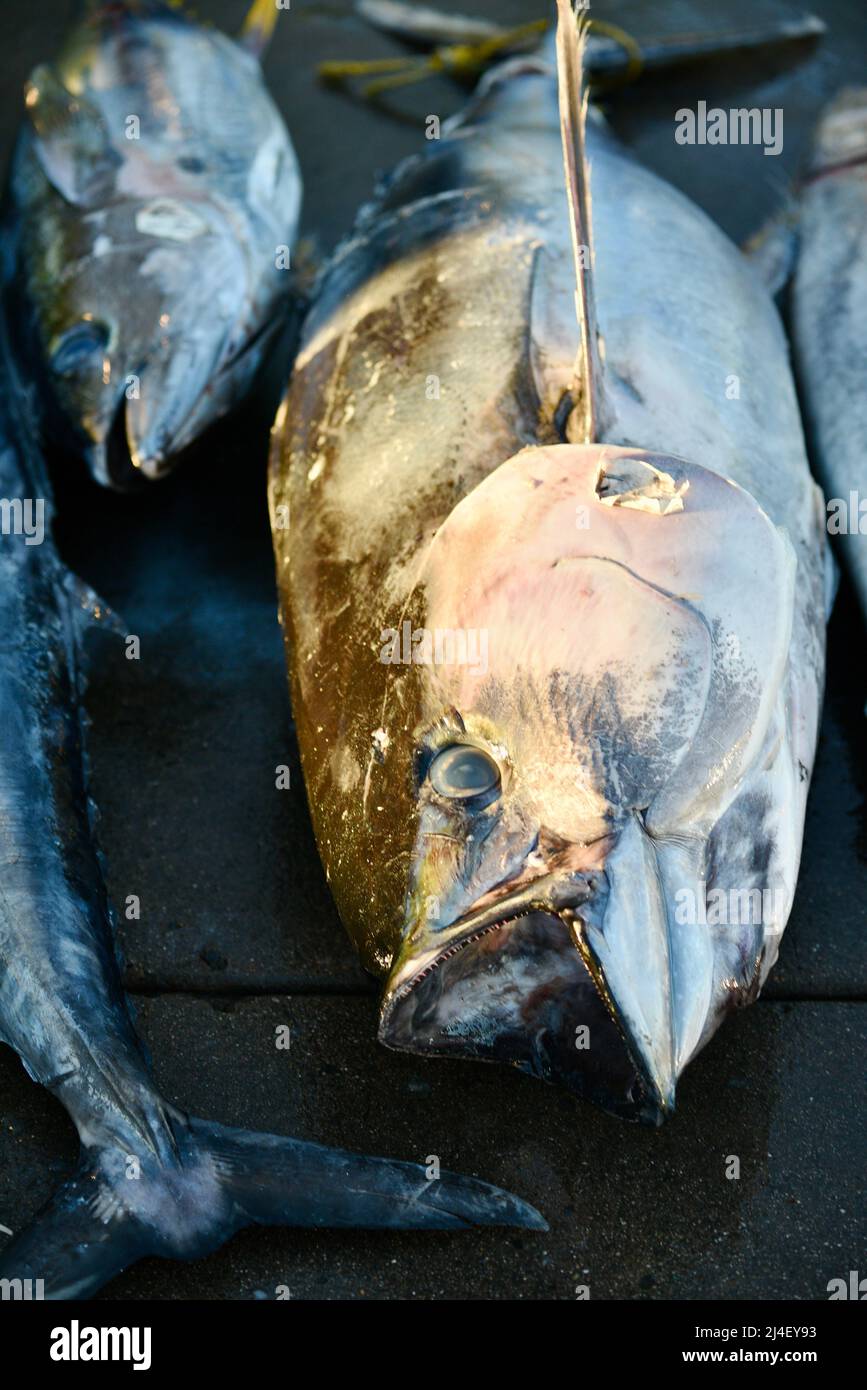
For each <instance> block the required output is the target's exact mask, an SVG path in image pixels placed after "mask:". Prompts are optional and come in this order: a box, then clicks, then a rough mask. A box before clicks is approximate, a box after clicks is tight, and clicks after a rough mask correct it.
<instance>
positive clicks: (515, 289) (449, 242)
mask: <svg viewBox="0 0 867 1390" xmlns="http://www.w3.org/2000/svg"><path fill="white" fill-rule="evenodd" d="M558 9H559V27H558V37H557V54H556V58H555V55H554V52H553V49H552V48H550V47H549V48H548V50H547V51H544V52H542V53H541V54H540V55H538V56H535V57H531V58H522V59H515V60H512V61H511V62H510V63H508V64H506V65H503V66H501V67H500V68H497V69H495V70H494V71H493V72H492V73H491V74H489V75H488V77H487V78H486V79H484V80H483V81H482V83H481V86H480V88H479V89H478V92H477V94H476V96H475V99H474V100H473V102H472V104H471V105H470V106H469V108H468V109H467V110H466V111H464V112H463V113H462V114H461V115H460V116H459V117H458V118H456V119H455V120H454V121H453V122H452V123H451V124H450V125H448V126H446V127H444V128H443V130H442V132H441V135H442V138H440V139H432V140H430V141H429V142H428V146H427V149H426V150H425V151H424V153H423V154H420V155H419V156H417V157H414V158H411V159H410V160H409V161H408V162H406V163H405V164H403V165H401V166H400V167H399V168H398V169H397V170H396V172H394V173H393V174H392V175H391V176H390V177H389V178H388V180H387V181H386V182H385V183H384V184H383V186H382V187H381V188H380V189H379V191H378V192H377V194H376V196H375V198H374V200H373V201H372V203H371V204H370V205H369V206H368V207H367V208H366V209H365V210H364V211H363V213H362V215H361V217H360V219H359V221H358V223H357V225H356V227H355V229H354V231H353V232H352V234H351V235H350V236H349V238H348V239H347V240H346V241H345V242H344V243H343V245H341V246H340V248H339V249H338V251H337V252H336V254H335V256H334V257H333V260H332V261H331V263H330V265H329V266H328V267H327V269H326V271H325V273H324V274H323V276H322V279H321V283H320V286H319V290H318V295H317V298H316V300H315V302H314V304H313V306H312V309H311V312H310V314H309V317H308V319H307V321H306V324H305V327H304V331H303V340H302V346H301V349H300V353H299V356H298V360H297V363H296V366H295V371H294V375H293V378H292V381H291V383H290V385H289V388H288V392H287V394H286V396H285V398H284V401H283V404H282V406H281V408H280V411H279V413H278V417H277V421H276V423H275V427H274V434H273V454H272V469H271V484H270V504H271V516H272V528H273V537H274V545H275V554H276V563H277V574H278V581H279V587H280V594H281V603H282V612H283V621H284V625H285V635H286V641H287V652H288V659H289V666H290V678H291V687H292V694H293V705H294V713H295V719H296V724H297V729H298V737H299V742H300V747H301V754H302V760H303V766H304V772H305V777H306V785H307V792H308V799H309V803H310V809H311V814H312V818H313V823H314V828H315V832H316V836H317V840H318V845H319V849H320V852H321V855H322V859H323V861H324V865H325V870H326V874H327V878H328V881H329V883H330V885H331V889H332V892H333V893H334V896H335V898H336V901H337V905H338V907H339V910H340V913H341V915H342V918H343V921H344V923H345V925H346V927H347V929H348V931H349V933H350V935H351V937H352V939H353V941H354V942H355V944H356V946H357V948H358V950H359V952H360V954H361V957H362V960H363V962H364V964H365V965H366V966H367V967H368V968H369V969H370V970H371V971H373V972H375V973H376V974H379V975H381V976H384V977H385V987H384V994H383V999H382V1007H381V1015H380V1022H379V1037H380V1039H381V1040H382V1041H383V1042H384V1043H385V1044H387V1045H388V1046H390V1047H395V1048H400V1049H405V1050H408V1051H410V1052H414V1053H419V1054H440V1055H446V1056H466V1057H474V1058H480V1059H482V1060H488V1061H490V1060H500V1061H504V1062H508V1063H511V1064H513V1065H515V1066H517V1067H519V1068H521V1069H522V1070H523V1071H525V1072H528V1073H531V1074H532V1075H535V1076H539V1077H542V1078H544V1079H546V1080H549V1081H557V1082H561V1083H563V1084H565V1085H566V1086H567V1087H568V1088H570V1089H571V1090H572V1091H573V1092H574V1093H576V1094H578V1095H582V1096H586V1097H589V1098H590V1099H592V1100H594V1101H596V1102H598V1103H599V1104H601V1105H603V1106H604V1107H605V1108H607V1109H609V1110H611V1111H613V1112H615V1113H618V1114H621V1115H623V1116H624V1117H627V1118H636V1119H641V1120H644V1121H646V1122H650V1123H658V1122H659V1121H660V1120H661V1118H662V1117H664V1116H665V1115H666V1114H668V1113H670V1112H671V1111H672V1109H673V1107H674V1100H675V1087H676V1082H677V1078H678V1077H679V1075H680V1074H681V1072H682V1071H683V1069H684V1067H685V1066H686V1065H687V1063H688V1062H689V1061H690V1059H691V1058H692V1057H694V1056H695V1054H696V1053H697V1052H698V1051H699V1049H700V1048H701V1047H702V1046H703V1045H704V1044H705V1043H706V1042H707V1041H708V1039H709V1038H710V1037H711V1035H712V1034H713V1032H714V1031H715V1029H716V1028H717V1026H718V1025H719V1023H720V1022H721V1020H722V1019H723V1018H724V1017H725V1015H726V1014H727V1013H728V1012H729V1011H731V1010H732V1009H735V1008H738V1007H740V1006H742V1005H745V1004H749V1003H750V1002H752V1001H753V1000H754V999H755V998H756V996H757V995H758V993H759V991H760V989H761V987H762V984H763V982H764V981H765V979H766V978H767V975H768V972H769V970H770V969H771V967H772V965H773V963H774V961H775V959H776V956H777V951H778V946H779V941H780V937H781V935H782V932H783V929H784V926H785V923H786V920H787V917H788V915H789V911H790V908H791V905H792V899H793V895H794V891H795V883H796V878H797V872H798V863H799V857H800V849H801V838H802V831H803V819H804V806H805V801H806V796H807V789H808V786H809V780H810V773H811V769H812V765H813V757H814V751H815V744H816V734H817V724H818V718H819V710H820V702H821V691H822V684H823V672H824V559H825V541H824V528H823V517H822V505H821V498H820V495H819V492H818V490H817V488H816V486H815V484H814V483H813V481H812V479H811V477H810V473H809V470H808V466H807V460H806V455H805V448H804V441H803V437H802V431H801V424H800V420H799V415H798V406H797V401H796V395H795V389H794V385H793V380H792V374H791V371H790V366H789V360H788V352H787V345H786V341H785V337H784V334H783V332H782V329H781V325H780V322H779V319H778V317H777V314H776V311H775V309H774V307H773V304H772V302H771V300H770V298H769V296H768V295H767V293H766V291H765V290H764V288H763V286H762V285H761V284H760V283H759V280H758V278H757V276H756V275H755V273H754V272H753V270H752V269H751V268H750V266H749V265H748V263H747V262H746V260H745V258H744V257H742V256H741V254H740V253H739V252H738V251H737V250H736V249H735V247H734V246H733V245H732V244H731V243H730V242H729V241H728V240H727V238H726V237H725V236H724V235H723V233H722V232H721V231H720V230H719V229H718V228H717V227H716V226H714V225H713V224H712V223H711V222H710V221H709V220H708V219H707V217H706V216H704V215H703V213H702V212H701V211H700V210H699V209H698V208H697V207H695V206H694V205H693V204H692V203H691V202H690V201H688V200H687V199H686V198H685V197H683V196H682V195H681V194H680V193H678V192H677V191H675V190H674V189H673V188H671V187H670V186H668V185H667V184H665V183H664V182H661V181H660V180H659V179H658V178H656V177H654V176H653V175H652V174H651V173H649V172H648V171H647V170H645V169H643V168H642V167H641V166H640V165H639V164H638V163H636V162H635V161H634V160H633V159H632V158H631V157H630V156H629V155H628V154H627V153H626V152H625V151H624V150H623V149H622V148H621V147H620V146H619V145H618V144H617V142H616V141H615V139H614V138H613V136H612V135H611V134H610V132H609V131H608V129H607V128H606V126H605V125H604V123H603V122H602V121H601V119H599V118H597V117H596V115H595V114H594V113H593V112H591V113H590V115H589V118H587V119H586V121H585V118H584V115H583V108H582V94H581V49H580V42H579V39H578V37H577V33H576V27H575V23H574V18H573V15H572V12H571V10H570V8H569V5H568V3H566V0H559V5H558ZM561 136H562V148H561ZM564 154H565V190H564ZM591 204H592V223H593V226H592V240H591V216H590V209H591ZM576 304H577V307H578V316H577V322H576V315H575V307H576Z"/></svg>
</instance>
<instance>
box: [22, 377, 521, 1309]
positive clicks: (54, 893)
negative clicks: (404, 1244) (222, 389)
mask: <svg viewBox="0 0 867 1390" xmlns="http://www.w3.org/2000/svg"><path fill="white" fill-rule="evenodd" d="M26 399H27V397H26V393H24V392H23V391H22V388H21V385H20V383H19V382H18V381H17V380H15V378H14V375H13V370H12V368H11V366H10V365H9V364H8V363H7V364H6V366H0V517H2V521H3V525H2V534H0V725H2V729H3V742H2V749H0V1041H2V1042H4V1043H6V1044H8V1045H9V1046H10V1047H12V1048H14V1049H15V1050H16V1052H18V1054H19V1055H20V1057H21V1060H22V1062H23V1063H24V1066H25V1067H26V1069H27V1072H28V1073H29V1075H30V1076H31V1077H32V1078H33V1080H35V1081H38V1082H39V1083H40V1084H41V1085H43V1086H46V1087H47V1088H48V1089H49V1090H50V1091H51V1092H52V1094H53V1095H55V1096H56V1097H57V1099H58V1100H59V1101H60V1102H61V1103H62V1104H63V1105H64V1106H65V1108H66V1110H67V1111H68V1112H69V1114H70V1116H71V1118H72V1120H73V1122H74V1124H75V1126H76V1128H77V1130H78V1134H79V1137H80V1140H81V1156H80V1161H79V1166H78V1169H77V1171H76V1172H75V1173H74V1174H73V1176H72V1177H70V1178H69V1180H68V1181H67V1182H65V1183H64V1184H63V1186H62V1187H61V1188H60V1189H59V1191H58V1192H57V1193H56V1195H55V1196H54V1197H53V1198H52V1199H51V1201H50V1202H49V1203H48V1205H47V1206H46V1207H45V1208H44V1209H43V1211H42V1212H41V1213H40V1214H39V1215H38V1216H37V1218H36V1220H35V1222H34V1224H33V1225H32V1226H30V1227H29V1228H27V1229H26V1230H24V1231H23V1232H22V1233H21V1234H20V1235H18V1236H17V1237H16V1239H15V1240H14V1241H13V1242H12V1244H11V1245H9V1246H8V1248H7V1249H5V1250H4V1251H3V1252H2V1255H0V1277H2V1278H4V1279H10V1280H13V1281H14V1280H16V1279H21V1280H27V1279H33V1280H43V1281H44V1288H45V1293H46V1297H51V1298H61V1297H83V1296H86V1295H88V1294H90V1293H92V1292H93V1291H94V1290H95V1289H97V1288H98V1287H99V1286H100V1285H101V1284H103V1283H104V1282H105V1281H106V1280H107V1279H109V1278H111V1277H112V1276H113V1275H114V1274H116V1273H117V1272H118V1271H120V1270H122V1269H124V1268H125V1267H126V1266H127V1265H129V1264H131V1263H132V1262H133V1261H134V1260H137V1259H139V1258H140V1257H141V1256H143V1255H148V1254H150V1255H165V1256H173V1257H176V1258H179V1259H181V1258H182V1259H187V1258H190V1257H192V1256H196V1255H202V1254H205V1253H207V1252H209V1251H211V1250H213V1249H215V1248H216V1247H217V1246H219V1245H220V1244H221V1243H222V1242H223V1241H224V1240H226V1239H227V1238H228V1237H229V1236H230V1235H231V1234H232V1233H233V1232H235V1231H237V1230H239V1229H240V1228H241V1227H242V1226H246V1225H250V1224H255V1223H260V1224H282V1225H292V1226H365V1227H395V1228H401V1227H406V1228H428V1227H430V1228H437V1229H445V1230H451V1229H458V1228H464V1227H467V1226H472V1225H498V1224H505V1225H517V1226H529V1227H539V1226H544V1222H543V1221H542V1220H541V1218H540V1217H539V1215H538V1213H537V1212H536V1211H535V1210H534V1209H533V1208H532V1207H529V1206H527V1205H526V1204H525V1203H523V1202H521V1201H519V1200H518V1199H517V1198H513V1197H510V1196H509V1195H508V1194H507V1193H504V1192H501V1191H500V1190H499V1189H497V1188H495V1187H491V1186H490V1185H488V1184H487V1183H484V1182H480V1181H476V1180H474V1179H471V1178H463V1177H460V1176H456V1175H453V1174H451V1173H443V1175H442V1177H441V1178H440V1179H439V1180H437V1179H432V1180H430V1181H429V1180H428V1178H427V1176H426V1171H425V1169H424V1168H422V1167H420V1166H418V1165H416V1164H413V1163H401V1162H391V1161H389V1160H386V1159H379V1158H367V1157H363V1156H361V1155H357V1154H350V1153H345V1152H342V1151H340V1150H336V1149H329V1148H323V1147H321V1146H319V1145H317V1144H309V1143H302V1142H299V1141H298V1140H294V1139H288V1138H281V1137H278V1136H276V1135H270V1134H253V1133H248V1132H246V1131H244V1130H238V1129H229V1128H227V1127H226V1126H224V1125H219V1124H214V1123H212V1122H209V1121H206V1120H199V1119H195V1118H193V1117H191V1116H189V1115H186V1114H184V1113H182V1112H181V1111H180V1110H178V1109H177V1108H176V1107H175V1106H173V1105H171V1104H169V1103H168V1102H166V1101H165V1100H164V1099H163V1098H162V1097H161V1096H160V1094H159V1093H158V1091H157V1090H156V1088H155V1086H154V1083H153V1081H152V1079H151V1075H150V1071H149V1067H148V1064H147V1061H146V1059H145V1055H144V1051H143V1048H142V1045H141V1043H140V1042H139V1040H138V1038H137V1036H136V1033H135V1028H134V1025H133V1020H132V1014H131V1010H130V1006H129V1003H128V1001H127V999H126V997H125V995H124V992H123V986H122V984H121V978H120V973H119V970H118V965H117V961H116V958H115V952H114V946H113V940H112V930H111V920H110V913H109V907H108V903H107V899H106V891H105V886H104V883H103V879H102V876H101V870H100V865H99V862H98V858H97V855H96V853H95V851H94V847H93V840H92V835H91V825H90V810H91V806H90V803H89V801H88V797H87V788H86V777H85V765H84V761H83V758H82V714H81V697H82V686H83V667H84V644H85V636H86V633H87V630H88V629H89V628H91V627H93V626H94V625H96V626H105V624H106V622H107V621H109V617H108V615H107V614H106V612H105V610H104V608H103V607H102V605H100V603H99V601H98V600H97V599H96V598H95V597H94V596H93V595H92V594H90V593H89V591H87V590H85V589H84V588H83V586H81V585H80V584H79V583H78V582H77V581H76V580H75V579H74V578H73V576H72V575H70V574H69V573H68V572H67V571H66V570H65V569H64V567H63V565H62V563H61V562H60V560H59V558H58V556H57V554H56V552H55V550H54V547H53V545H52V541H51V535H50V529H49V527H50V517H49V515H48V512H49V511H50V498H49V496H48V488H47V482H46V478H45V472H44V468H43V463H42V458H41V456H40V453H39V446H38V443H37V431H36V428H35V425H34V423H33V421H32V420H31V419H30V418H29V413H28V411H27V410H25V409H22V410H21V411H20V412H16V414H18V415H19V418H15V417H14V416H13V412H12V404H11V403H12V402H13V401H14V402H19V403H20V402H22V401H26ZM10 1288H12V1290H13V1296H14V1289H15V1285H14V1283H13V1284H12V1285H10Z"/></svg>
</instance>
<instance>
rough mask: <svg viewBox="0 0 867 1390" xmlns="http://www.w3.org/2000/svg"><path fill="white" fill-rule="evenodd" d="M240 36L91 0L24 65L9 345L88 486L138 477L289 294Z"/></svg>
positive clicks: (277, 119)
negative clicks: (18, 326) (14, 326)
mask: <svg viewBox="0 0 867 1390" xmlns="http://www.w3.org/2000/svg"><path fill="white" fill-rule="evenodd" d="M277 14H278V10H277V8H276V6H275V5H274V4H273V3H272V0H256V4H254V6H253V9H252V10H251V11H250V15H249V18H248V22H247V24H246V25H245V28H244V31H243V33H242V35H241V37H240V39H239V41H238V42H234V41H233V40H231V39H229V38H227V37H226V36H225V35H223V34H221V33H219V32H218V31H216V30H214V29H207V28H204V27H202V26H200V25H198V24H196V23H195V22H193V21H192V20H191V19H189V18H187V17H186V15H184V14H183V13H182V12H181V11H180V10H179V9H176V8H172V7H170V6H169V5H168V4H165V3H162V0H104V3H103V2H102V0H89V3H88V4H86V6H85V14H84V16H83V18H82V20H81V22H80V23H79V25H78V26H77V27H76V28H75V29H74V30H73V32H72V33H71V34H70V35H69V37H68V39H67V41H66V43H65V45H64V47H63V49H62V51H61V53H60V54H59V55H58V57H57V58H56V59H55V61H54V62H53V63H51V64H43V65H41V66H39V67H37V68H36V70H35V71H34V72H33V74H32V75H31V77H30V80H29V81H28V83H27V86H26V92H25V120H24V123H23V128H22V131H21V135H20V139H19V142H18V146H17V149H16V152H15V156H14V161H13V165H12V171H11V177H10V184H9V190H8V198H7V225H8V226H9V227H10V228H11V234H12V236H13V238H14V245H13V247H12V252H11V254H12V256H13V257H14V265H13V271H14V273H15V274H16V275H17V277H18V282H19V284H20V287H21V303H20V305H19V307H18V309H17V312H16V318H18V319H19V320H20V321H21V323H22V334H21V345H22V346H23V347H25V348H26V350H27V351H29V352H32V353H33V354H34V356H35V357H36V359H37V360H38V362H39V364H40V366H41V368H42V369H43V373H44V376H45V378H46V380H47V383H48V386H49V387H50V395H51V397H52V400H53V403H54V407H55V412H54V414H55V421H54V423H55V427H56V433H57V434H58V436H59V438H60V439H61V441H62V442H63V443H65V444H66V445H67V446H69V445H70V444H71V443H72V442H73V441H77V445H78V447H79V448H80V449H81V450H82V451H83V452H84V453H85V454H86V456H87V459H88V461H89V464H90V467H91V469H92V471H93V473H94V475H95V476H96V477H97V478H98V479H99V481H100V482H103V483H114V484H117V485H123V484H124V483H127V482H129V481H130V480H131V478H132V477H134V471H133V468H131V466H130V465H131V464H132V465H134V468H135V469H137V470H140V472H141V473H142V474H143V475H145V476H147V477H149V478H153V477H156V476H158V475H159V474H161V473H162V472H164V471H165V470H166V469H167V468H168V467H169V465H170V462H171V460H172V458H173V457H174V455H176V454H177V453H178V452H179V451H180V450H182V449H183V448H185V447H186V446H187V445H188V444H190V443H191V442H192V441H193V440H195V439H196V438H197V437H198V436H199V435H200V434H201V433H202V431H203V430H205V429H206V428H207V426H208V425H210V424H212V423H213V422H214V421H215V420H218V419H219V418H220V417H221V416H223V415H224V414H225V413H226V412H227V411H228V410H229V409H230V408H231V407H232V405H233V404H235V402H237V401H238V400H239V399H240V398H241V397H243V395H244V394H245V392H246V391H247V389H248V387H249V385H250V383H251V380H252V378H253V376H254V374H255V373H256V371H257V369H258V367H259V366H260V364H261V362H262V359H263V355H264V353H265V352H266V350H267V348H268V345H269V344H270V343H271V342H272V341H273V339H274V336H275V332H276V331H277V330H278V328H279V326H280V324H281V323H282V322H283V321H284V319H285V312H286V307H287V303H288V302H289V293H288V285H287V282H288V276H287V274H286V268H287V266H288V264H289V255H290V248H291V244H292V242H293V240H294V238H295V234H296V229H297V222H298V212H299V204H300V196H301V182H300V175H299V170H298V163H297V160H296V157H295V153H294V151H293V149H292V145H291V143H290V139H289V135H288V133H287V131H286V128H285V125H284V123H283V120H282V118H281V116H280V114H279V112H278V110H277V108H276V106H275V105H274V103H273V101H272V100H271V98H270V96H269V95H268V93H267V91H266V89H265V86H264V83H263V81H262V74H261V69H260V67H259V62H258V54H259V53H260V52H261V51H262V49H263V48H264V45H265V42H266V39H267V37H268V34H269V32H270V29H271V28H272V27H273V23H274V21H275V20H276V17H277Z"/></svg>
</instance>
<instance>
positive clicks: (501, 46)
mask: <svg viewBox="0 0 867 1390" xmlns="http://www.w3.org/2000/svg"><path fill="white" fill-rule="evenodd" d="M257 3H258V0H257ZM271 3H273V0H271ZM254 8H255V7H254ZM588 26H589V28H590V30H591V32H593V33H597V34H601V35H602V36H603V37H605V38H608V39H612V40H613V41H614V42H615V43H618V44H620V46H621V47H622V48H623V49H624V51H625V53H626V59H627V64H626V71H625V72H624V73H623V75H622V76H618V77H617V78H615V79H612V80H611V81H610V83H609V82H606V84H605V85H606V86H608V85H612V86H613V85H617V86H620V85H621V84H626V83H628V82H634V81H635V79H636V78H637V77H638V76H640V74H641V72H642V69H643V67H644V58H643V55H642V52H641V48H640V46H639V45H638V43H637V42H636V40H635V39H634V38H632V36H631V34H628V33H627V32H626V30H625V29H621V28H620V26H619V25H617V24H609V23H607V21H605V20H602V19H595V18H593V17H591V18H590V19H589V20H588ZM549 27H550V22H549V21H548V20H547V19H535V20H532V21H531V22H530V23H529V24H521V25H518V27H517V28H515V29H509V30H508V31H507V32H506V33H504V34H497V35H495V36H494V37H493V38H490V39H484V40H483V41H482V42H481V43H475V44H455V45H451V46H449V47H443V48H436V49H434V51H433V53H430V54H429V55H428V56H427V57H425V58H410V57H406V58H375V59H372V60H370V61H363V60H362V61H355V62H353V61H348V62H347V61H341V62H331V63H320V64H319V68H318V72H319V76H320V77H321V78H322V79H323V81H325V82H343V81H344V80H345V79H347V78H352V77H373V78H374V81H373V82H368V83H367V84H366V85H365V86H364V87H362V89H361V93H362V96H364V97H369V98H374V97H377V96H379V95H380V94H381V93H382V92H386V91H394V90H395V89H397V88H398V87H409V86H411V85H412V84H413V83H416V82H425V81H426V80H427V79H428V78H430V77H434V76H436V75H437V74H439V73H448V74H449V75H450V76H452V77H471V76H474V75H475V74H477V73H479V72H481V71H482V70H483V69H484V68H486V67H487V66H488V64H489V62H490V60H491V59H492V58H495V57H496V56H497V54H499V53H502V52H503V51H508V50H509V49H512V48H518V47H520V46H522V45H523V44H525V43H527V42H528V40H531V39H532V38H533V37H534V36H536V35H539V36H541V35H542V34H543V33H545V31H546V30H547V29H548V28H549Z"/></svg>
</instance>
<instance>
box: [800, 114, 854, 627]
mask: <svg viewBox="0 0 867 1390" xmlns="http://www.w3.org/2000/svg"><path fill="white" fill-rule="evenodd" d="M795 244H796V255H797V259H796V262H795V268H794V275H793V281H792V286H791V324H792V334H793V342H794V351H795V363H796V367H797V372H798V381H799V385H800V388H801V396H802V400H803V403H804V408H805V414H806V419H807V423H808V427H809V428H808V437H809V440H810V444H811V449H812V456H813V459H814V462H815V467H816V472H817V475H818V477H819V481H820V482H821V483H822V485H823V487H824V489H825V492H826V495H827V497H828V529H829V531H830V532H831V534H832V535H838V536H839V538H840V546H841V553H842V558H843V560H844V562H845V564H846V567H847V569H848V571H849V574H850V576H851V579H852V582H853V584H854V586H855V590H856V592H857V595H858V600H859V602H860V604H861V609H862V612H863V614H864V617H865V619H867V458H865V455H864V444H863V441H864V438H865V436H867V353H865V349H864V331H865V324H867V89H863V88H862V89H859V90H850V91H846V92H843V93H841V95H840V96H839V97H838V99H837V100H836V101H835V102H834V103H833V104H832V105H831V106H830V107H829V108H828V110H827V111H826V112H825V114H824V116H823V117H822V120H821V122H820V124H819V128H818V132H817V136H816V141H815V148H814V151H813V157H812V162H811V166H810V169H809V171H808V174H807V177H806V179H805V180H804V184H803V188H802V192H801V197H800V201H799V206H798V216H797V227H796V233H795Z"/></svg>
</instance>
